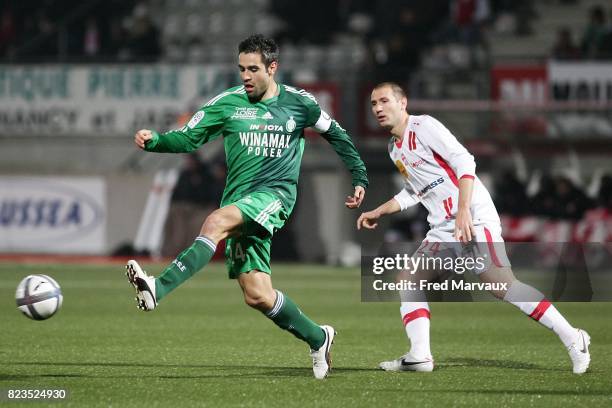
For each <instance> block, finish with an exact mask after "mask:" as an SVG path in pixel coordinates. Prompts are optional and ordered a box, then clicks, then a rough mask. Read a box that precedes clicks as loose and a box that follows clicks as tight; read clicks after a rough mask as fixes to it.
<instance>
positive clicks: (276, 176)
mask: <svg viewBox="0 0 612 408" xmlns="http://www.w3.org/2000/svg"><path fill="white" fill-rule="evenodd" d="M238 68H239V70H240V77H241V79H242V82H243V85H242V86H238V87H234V88H230V89H228V90H227V91H225V92H223V93H221V94H219V95H218V96H216V97H214V98H213V99H211V100H210V101H209V102H208V103H207V104H206V105H204V106H203V107H202V108H201V109H200V110H199V111H197V112H196V113H195V114H194V115H193V117H192V118H191V120H190V121H189V122H188V123H187V124H186V125H185V126H184V127H183V128H181V129H178V130H173V131H170V132H166V133H163V134H159V133H157V132H154V131H151V130H147V129H143V130H139V131H138V132H136V135H135V143H136V144H137V145H138V146H139V147H140V148H142V149H144V150H146V151H149V152H163V153H186V152H190V151H193V150H195V149H197V148H198V147H200V146H201V145H202V144H204V143H206V142H208V141H211V140H213V139H215V138H217V137H219V136H223V142H224V147H225V154H226V161H227V171H228V173H227V180H226V185H225V191H224V193H223V198H222V202H221V208H220V209H218V210H216V211H214V212H213V213H211V214H210V215H209V216H208V217H207V218H206V220H205V221H204V224H203V225H202V229H201V231H200V235H199V236H198V237H197V238H196V239H195V241H194V243H193V244H192V245H191V246H190V247H189V248H187V249H185V250H184V251H183V252H181V253H180V254H179V255H178V256H177V257H176V259H175V260H174V261H173V262H172V263H171V264H170V265H169V266H168V267H167V268H166V269H165V270H164V271H163V272H162V273H161V275H160V276H159V277H158V278H154V277H153V276H148V275H147V274H146V273H145V272H144V271H143V270H142V269H141V268H140V266H139V265H138V263H137V262H136V261H133V260H131V261H129V262H128V264H127V266H126V268H127V276H128V279H129V281H130V283H131V284H132V285H133V286H134V288H135V289H136V293H137V296H136V300H137V303H138V307H139V308H140V309H142V310H147V311H148V310H153V309H154V308H155V307H156V306H157V304H158V302H159V301H160V300H161V299H163V298H164V297H165V296H167V295H168V294H169V293H170V292H171V291H172V290H174V289H175V288H176V287H177V286H179V285H180V284H181V283H182V282H184V281H185V280H187V279H189V278H190V277H191V276H193V274H195V273H196V272H198V271H199V270H200V269H202V268H203V267H204V266H205V265H206V264H207V263H208V262H209V261H210V259H211V257H212V256H213V254H214V252H215V249H216V246H217V244H218V243H219V242H220V241H221V240H223V239H225V240H226V250H225V258H226V265H227V268H228V271H229V277H230V278H231V279H237V280H238V284H239V285H240V287H241V289H242V292H243V294H244V300H245V302H246V303H247V304H248V305H249V306H251V307H253V308H255V309H257V310H259V311H261V312H263V313H264V314H265V315H266V316H267V317H268V318H269V319H271V320H272V321H273V322H274V323H275V324H276V325H277V326H279V327H280V328H282V329H284V330H287V331H289V332H291V333H292V334H293V335H295V336H296V337H297V338H299V339H301V340H303V341H304V342H306V343H308V345H309V347H310V350H311V352H310V354H311V357H312V360H313V373H314V376H315V378H317V379H322V378H325V377H326V376H327V374H328V373H329V371H330V368H331V366H330V365H331V359H330V348H331V345H332V342H333V339H334V336H335V331H334V329H333V327H331V326H327V325H323V326H319V325H318V324H316V323H314V322H313V321H312V320H311V319H310V318H308V317H307V316H306V315H305V314H304V313H302V311H301V310H300V309H299V308H298V306H297V305H296V304H295V303H294V302H293V301H292V300H291V299H290V298H289V297H288V296H287V295H285V294H284V293H282V292H280V291H278V290H275V289H274V288H273V287H272V281H271V278H270V272H271V270H270V247H271V240H272V235H273V234H274V232H275V231H276V230H278V229H279V228H282V226H283V225H284V224H285V222H286V221H287V219H288V218H289V215H290V214H291V211H292V210H293V206H294V204H295V200H296V195H297V182H298V177H299V171H300V164H301V160H302V154H303V151H304V129H305V128H307V127H311V128H313V129H314V130H316V131H317V132H319V133H321V134H322V136H323V137H324V138H325V139H326V140H327V141H328V142H329V143H330V144H331V145H332V147H333V148H334V150H335V151H336V152H337V153H338V155H339V156H340V158H341V159H342V161H343V162H344V164H345V165H346V167H347V168H348V170H349V171H350V173H351V175H352V181H353V182H352V184H353V186H354V193H353V195H351V196H349V197H347V200H346V202H345V205H346V206H347V207H348V208H357V207H359V205H360V204H361V202H362V201H363V198H364V195H365V188H366V187H367V185H368V178H367V173H366V169H365V165H364V164H363V161H362V160H361V158H360V156H359V153H358V152H357V150H356V149H355V146H354V144H353V142H352V141H351V138H350V137H349V136H348V135H347V133H346V131H345V130H344V129H342V127H340V126H339V125H338V123H337V122H336V121H335V120H333V119H331V118H330V117H329V115H328V114H327V113H325V112H324V111H323V110H321V108H320V107H319V105H318V104H317V102H316V100H315V99H314V97H313V96H312V95H310V94H309V93H307V92H305V91H304V90H299V89H296V88H293V87H290V86H287V85H283V84H279V83H277V82H276V81H275V80H274V75H275V73H276V70H277V68H278V46H277V45H276V43H275V42H274V41H273V40H271V39H266V38H264V37H263V36H261V35H254V36H251V37H249V38H247V39H245V40H244V41H242V42H241V43H240V45H239V46H238Z"/></svg>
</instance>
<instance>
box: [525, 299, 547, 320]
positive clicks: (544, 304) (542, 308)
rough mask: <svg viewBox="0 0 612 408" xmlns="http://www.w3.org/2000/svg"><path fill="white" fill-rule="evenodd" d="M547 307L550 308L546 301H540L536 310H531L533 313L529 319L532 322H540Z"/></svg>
mask: <svg viewBox="0 0 612 408" xmlns="http://www.w3.org/2000/svg"><path fill="white" fill-rule="evenodd" d="M549 307H550V302H549V301H548V300H546V299H542V300H541V301H540V303H538V305H537V306H536V308H535V309H533V312H531V314H530V315H529V317H531V318H532V319H533V320H540V319H541V318H542V316H544V313H546V311H547V310H548V308H549Z"/></svg>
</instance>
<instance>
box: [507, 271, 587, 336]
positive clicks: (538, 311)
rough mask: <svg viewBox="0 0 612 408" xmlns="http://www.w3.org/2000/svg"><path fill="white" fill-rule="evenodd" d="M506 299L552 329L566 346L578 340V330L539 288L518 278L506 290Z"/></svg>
mask: <svg viewBox="0 0 612 408" xmlns="http://www.w3.org/2000/svg"><path fill="white" fill-rule="evenodd" d="M504 300H505V301H506V302H508V303H512V304H513V305H514V306H516V307H518V308H519V309H521V310H522V311H523V313H525V314H526V315H528V316H529V317H531V318H532V319H533V320H535V321H537V322H539V323H540V324H542V325H544V326H546V327H548V328H549V329H552V331H554V332H555V333H556V334H557V336H559V339H561V342H562V343H563V344H564V345H565V347H569V345H570V344H572V343H573V342H574V341H576V337H577V336H578V332H577V330H576V329H575V328H574V327H572V325H571V324H569V323H568V321H567V320H565V317H563V315H561V313H559V311H558V310H557V308H556V307H554V306H553V305H552V304H551V303H550V302H549V301H548V300H546V299H545V298H544V294H542V292H540V291H539V290H537V289H535V288H533V287H531V286H529V285H525V284H524V283H523V282H520V281H518V280H517V281H514V283H512V285H511V286H510V288H509V289H508V291H507V292H506V296H504Z"/></svg>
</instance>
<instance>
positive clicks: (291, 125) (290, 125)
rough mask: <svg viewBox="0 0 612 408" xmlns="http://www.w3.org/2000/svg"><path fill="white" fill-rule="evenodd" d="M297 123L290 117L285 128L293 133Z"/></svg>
mask: <svg viewBox="0 0 612 408" xmlns="http://www.w3.org/2000/svg"><path fill="white" fill-rule="evenodd" d="M296 126H297V123H295V119H293V116H289V120H288V121H287V123H285V127H286V128H287V132H289V133H292V132H293V131H294V130H295V127H296Z"/></svg>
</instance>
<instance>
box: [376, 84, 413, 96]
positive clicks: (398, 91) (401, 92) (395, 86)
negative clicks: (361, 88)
mask: <svg viewBox="0 0 612 408" xmlns="http://www.w3.org/2000/svg"><path fill="white" fill-rule="evenodd" d="M386 86H388V87H389V88H391V91H392V92H393V95H395V97H396V98H397V99H398V100H400V99H402V98H406V99H408V95H406V92H404V90H403V89H402V87H401V86H399V85H398V84H397V83H396V82H381V83H380V84H378V85H376V86H375V87H374V88H373V89H372V90H374V89H380V88H384V87H386Z"/></svg>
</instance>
